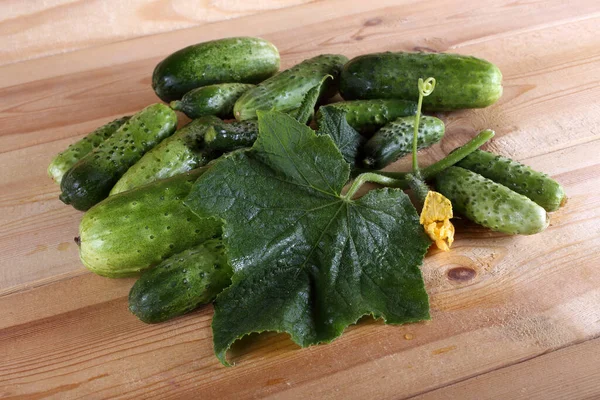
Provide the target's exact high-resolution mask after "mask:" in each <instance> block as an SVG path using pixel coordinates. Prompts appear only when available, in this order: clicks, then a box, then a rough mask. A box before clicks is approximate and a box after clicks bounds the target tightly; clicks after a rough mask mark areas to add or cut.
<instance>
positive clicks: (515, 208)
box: [435, 167, 548, 235]
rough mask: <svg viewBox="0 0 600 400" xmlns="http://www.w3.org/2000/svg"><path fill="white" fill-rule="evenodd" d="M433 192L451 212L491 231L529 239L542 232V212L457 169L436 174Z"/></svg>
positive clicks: (544, 224)
mask: <svg viewBox="0 0 600 400" xmlns="http://www.w3.org/2000/svg"><path fill="white" fill-rule="evenodd" d="M435 183H436V189H437V191H438V192H440V193H441V194H443V195H444V196H446V197H447V198H448V199H450V201H451V202H452V207H453V208H454V210H455V211H456V212H458V213H460V214H462V215H464V216H465V217H467V218H469V219H470V220H472V221H474V222H476V223H478V224H480V225H483V226H485V227H486V228H490V229H492V230H494V231H498V232H504V233H509V234H523V235H531V234H534V233H538V232H541V231H543V230H544V229H546V227H547V226H548V215H547V214H546V211H545V210H544V209H543V208H542V207H540V206H538V205H537V204H536V203H534V202H533V201H531V200H529V199H528V198H527V197H525V196H523V195H521V194H519V193H517V192H513V191H512V190H510V189H509V188H507V187H506V186H503V185H501V184H499V183H496V182H494V181H492V180H490V179H487V178H484V177H483V176H481V175H479V174H476V173H475V172H472V171H469V170H468V169H464V168H461V167H450V168H448V169H446V170H444V171H443V172H442V173H440V174H438V175H437V176H436V179H435Z"/></svg>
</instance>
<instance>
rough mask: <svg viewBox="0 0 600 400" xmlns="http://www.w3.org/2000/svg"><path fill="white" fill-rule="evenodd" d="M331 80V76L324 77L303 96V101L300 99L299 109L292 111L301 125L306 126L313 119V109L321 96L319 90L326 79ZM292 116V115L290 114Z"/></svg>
mask: <svg viewBox="0 0 600 400" xmlns="http://www.w3.org/2000/svg"><path fill="white" fill-rule="evenodd" d="M330 78H331V79H333V76H331V75H325V76H324V77H323V79H321V82H319V83H318V84H316V85H315V86H313V87H312V88H311V89H310V90H309V91H308V92H306V94H305V95H304V99H302V103H301V104H300V107H298V108H297V109H296V110H294V114H293V117H294V118H296V120H297V121H298V122H300V123H302V124H307V123H309V122H310V120H311V119H312V118H313V116H314V114H315V107H316V105H317V101H319V96H320V95H321V88H322V87H323V84H324V83H325V81H326V80H327V79H330ZM290 115H292V114H290Z"/></svg>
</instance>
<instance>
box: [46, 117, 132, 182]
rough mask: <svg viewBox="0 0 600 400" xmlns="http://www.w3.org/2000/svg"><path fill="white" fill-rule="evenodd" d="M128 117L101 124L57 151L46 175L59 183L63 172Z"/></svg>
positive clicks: (96, 145) (107, 136)
mask: <svg viewBox="0 0 600 400" xmlns="http://www.w3.org/2000/svg"><path fill="white" fill-rule="evenodd" d="M129 118H130V117H128V116H126V117H121V118H118V119H115V120H114V121H111V122H109V123H108V124H106V125H102V126H101V127H99V128H97V129H96V130H94V131H93V132H91V133H89V134H87V135H86V136H85V137H84V138H83V139H81V140H79V141H77V142H75V143H73V144H72V145H70V146H69V147H68V148H67V149H66V150H65V151H63V152H61V153H58V154H57V155H56V156H55V157H54V158H53V159H52V161H51V162H50V165H49V166H48V175H49V176H50V177H51V178H52V179H54V181H55V182H56V183H58V184H59V185H60V181H61V180H62V177H63V176H64V174H65V173H66V172H67V171H68V170H69V169H71V167H72V166H73V165H75V163H76V162H77V161H79V160H81V159H82V158H83V157H84V156H85V155H86V154H88V153H89V152H90V151H92V150H93V149H94V148H96V147H98V146H100V143H102V142H104V141H105V140H106V139H108V138H109V137H110V136H111V135H112V134H113V133H115V132H116V131H117V129H119V128H120V127H121V125H123V124H124V123H125V122H127V121H128V120H129Z"/></svg>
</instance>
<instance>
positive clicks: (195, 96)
mask: <svg viewBox="0 0 600 400" xmlns="http://www.w3.org/2000/svg"><path fill="white" fill-rule="evenodd" d="M253 87H254V85H251V84H247V83H220V84H216V85H209V86H203V87H199V88H197V89H194V90H192V91H190V92H187V93H186V94H185V95H184V96H183V97H182V98H181V100H175V101H172V102H171V104H170V106H171V108H172V109H173V110H177V111H181V112H183V113H184V114H185V115H187V116H188V117H189V118H199V117H202V116H204V115H216V116H217V117H219V118H233V105H234V104H235V102H236V101H237V99H238V98H239V97H240V96H241V95H242V94H244V93H245V92H247V91H248V90H250V89H251V88H253Z"/></svg>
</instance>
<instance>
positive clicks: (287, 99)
mask: <svg viewBox="0 0 600 400" xmlns="http://www.w3.org/2000/svg"><path fill="white" fill-rule="evenodd" d="M346 61H348V59H347V58H346V57H345V56H342V55H338V54H323V55H320V56H317V57H313V58H310V59H308V60H304V61H303V62H301V63H300V64H298V65H295V66H293V67H292V68H290V69H288V70H285V71H283V72H280V73H278V74H277V75H275V76H273V77H271V78H269V79H267V80H265V81H264V82H262V83H260V84H258V85H257V86H256V87H255V88H253V89H250V90H248V91H247V92H246V93H244V94H243V95H242V96H241V97H240V98H239V99H238V101H236V102H235V105H234V107H233V114H234V115H235V118H236V119H237V120H238V121H244V120H247V119H256V118H257V117H256V111H257V110H278V111H283V112H287V111H290V110H293V109H295V108H299V107H300V105H301V104H302V100H304V97H305V96H306V94H307V93H308V91H309V90H310V89H312V88H313V87H315V86H316V85H319V84H321V82H322V81H323V78H324V77H325V76H326V75H331V76H332V77H333V79H332V80H329V79H326V80H325V82H324V84H323V85H322V87H321V96H326V95H329V94H331V91H332V90H334V89H336V88H337V82H338V78H339V74H340V70H341V69H342V66H343V65H344V63H345V62H346Z"/></svg>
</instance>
